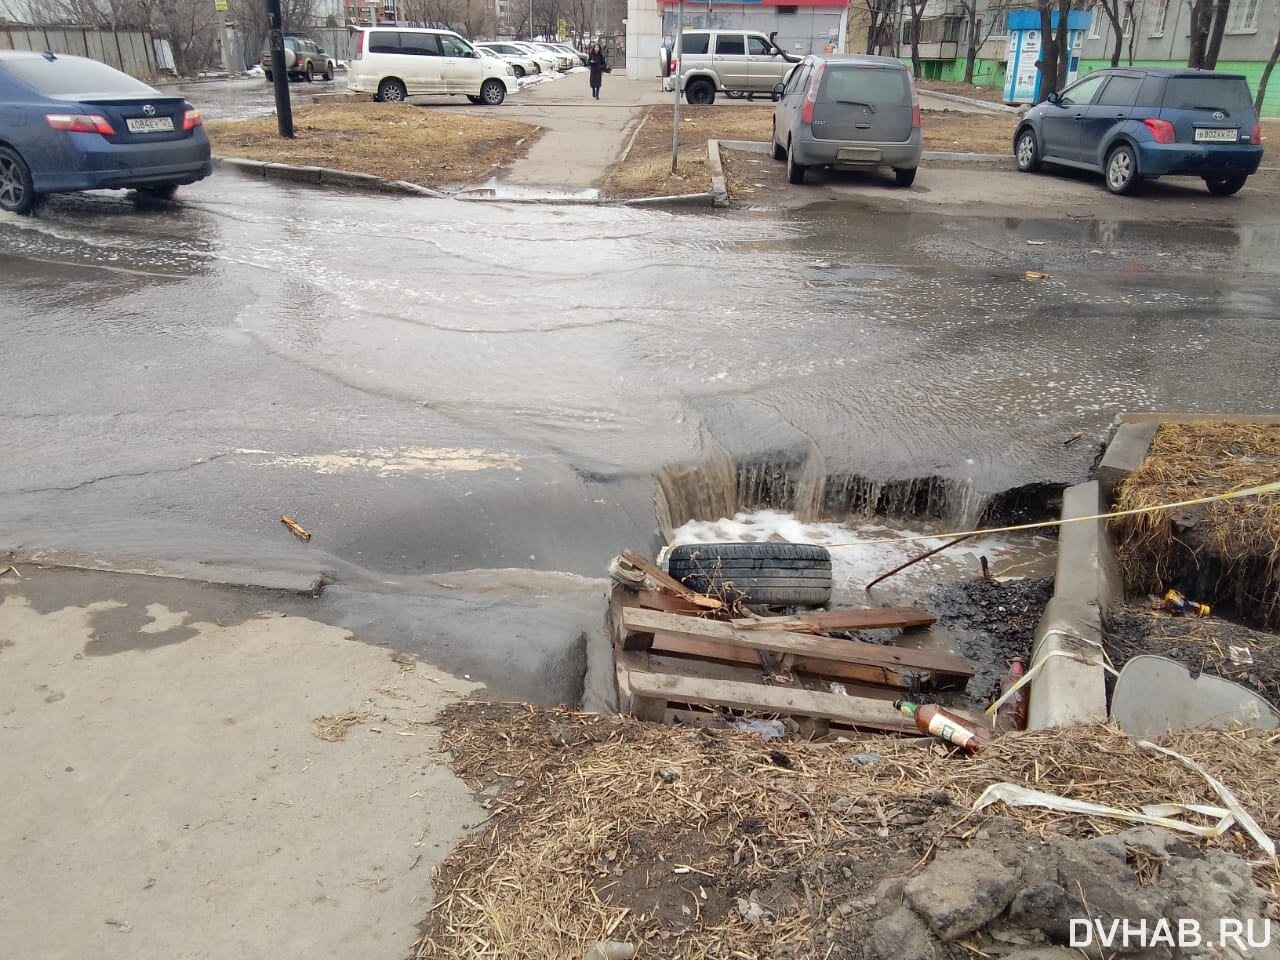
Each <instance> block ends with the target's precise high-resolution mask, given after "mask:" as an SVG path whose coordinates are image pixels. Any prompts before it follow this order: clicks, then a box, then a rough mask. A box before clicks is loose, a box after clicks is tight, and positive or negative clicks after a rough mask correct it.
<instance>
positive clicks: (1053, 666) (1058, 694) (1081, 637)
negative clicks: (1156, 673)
mask: <svg viewBox="0 0 1280 960" xmlns="http://www.w3.org/2000/svg"><path fill="white" fill-rule="evenodd" d="M1105 509H1106V507H1105V504H1104V501H1103V499H1102V489H1101V486H1100V485H1099V483H1098V482H1097V481H1096V480H1094V481H1091V482H1089V483H1080V484H1077V485H1075V486H1074V487H1068V488H1067V489H1066V490H1065V491H1063V496H1062V519H1064V520H1067V519H1070V518H1072V517H1086V516H1090V515H1092V514H1096V513H1101V512H1103V511H1104V510H1105ZM1106 524H1107V522H1106V520H1092V521H1082V522H1079V523H1068V524H1065V525H1063V526H1062V527H1061V528H1059V534H1058V565H1057V571H1056V577H1055V579H1054V587H1053V597H1052V598H1051V599H1050V600H1049V604H1048V606H1046V607H1045V611H1044V615H1043V616H1042V617H1041V618H1040V624H1039V626H1038V627H1037V628H1036V637H1035V643H1034V644H1033V645H1032V648H1031V662H1032V664H1038V663H1042V662H1043V666H1041V667H1040V669H1039V671H1038V672H1037V673H1036V675H1035V676H1034V677H1032V679H1031V695H1030V702H1029V704H1028V709H1027V729H1028V730H1041V729H1044V728H1046V727H1062V726H1070V725H1072V724H1077V723H1104V722H1106V719H1107V691H1106V673H1105V671H1104V670H1103V662H1104V661H1103V658H1102V651H1101V650H1100V649H1099V648H1098V646H1097V645H1098V644H1100V643H1101V642H1102V615H1103V613H1104V612H1105V610H1106V609H1107V607H1108V606H1109V605H1110V604H1112V603H1113V602H1115V601H1116V600H1118V599H1120V598H1121V597H1122V596H1123V595H1124V587H1123V584H1122V582H1121V579H1120V570H1119V567H1118V566H1117V564H1116V558H1115V553H1114V551H1113V550H1112V548H1111V541H1110V538H1109V535H1108V533H1107V526H1106ZM1059 654H1069V655H1070V656H1062V655H1059Z"/></svg>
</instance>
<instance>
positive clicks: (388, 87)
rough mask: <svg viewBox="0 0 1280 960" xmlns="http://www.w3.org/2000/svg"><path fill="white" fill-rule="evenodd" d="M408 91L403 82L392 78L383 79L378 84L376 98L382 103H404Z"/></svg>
mask: <svg viewBox="0 0 1280 960" xmlns="http://www.w3.org/2000/svg"><path fill="white" fill-rule="evenodd" d="M408 93H409V91H407V90H406V89H405V88H404V84H403V83H401V82H400V81H399V80H396V79H394V78H392V79H387V80H383V81H382V82H381V83H380V84H378V99H379V100H381V101H382V102H383V103H404V98H405V97H406V96H408Z"/></svg>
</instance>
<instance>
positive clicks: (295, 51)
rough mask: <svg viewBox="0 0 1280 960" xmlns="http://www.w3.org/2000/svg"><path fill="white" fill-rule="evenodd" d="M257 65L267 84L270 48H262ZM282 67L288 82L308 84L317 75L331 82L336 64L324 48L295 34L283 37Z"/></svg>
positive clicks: (269, 68)
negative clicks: (297, 81)
mask: <svg viewBox="0 0 1280 960" xmlns="http://www.w3.org/2000/svg"><path fill="white" fill-rule="evenodd" d="M258 64H259V65H260V66H261V67H262V69H263V70H264V71H265V72H266V75H267V82H268V83H269V82H270V81H271V48H270V47H269V46H268V47H264V48H263V50H262V56H261V57H259V58H258ZM284 66H285V70H287V71H288V74H289V79H290V80H305V81H306V82H307V83H310V82H311V81H312V80H314V79H315V75H316V74H317V73H318V74H320V75H321V76H322V77H324V79H326V80H332V79H333V74H334V71H335V70H336V69H337V62H336V61H335V60H334V59H333V57H331V56H329V54H327V53H326V52H325V49H324V47H321V46H319V45H317V44H316V42H315V41H314V40H312V39H310V38H309V37H305V36H303V35H301V34H297V33H286V34H285V35H284Z"/></svg>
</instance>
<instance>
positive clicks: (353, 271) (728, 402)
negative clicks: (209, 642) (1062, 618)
mask: <svg viewBox="0 0 1280 960" xmlns="http://www.w3.org/2000/svg"><path fill="white" fill-rule="evenodd" d="M181 196H182V201H181V203H179V204H177V205H175V206H173V207H171V208H167V209H160V210H141V209H138V208H135V207H134V205H133V204H132V203H130V202H129V201H128V200H127V199H126V198H124V197H122V196H119V195H111V194H95V195H85V196H73V197H61V198H55V199H54V200H52V201H51V202H50V203H49V204H48V205H47V206H46V207H45V208H44V209H43V210H42V211H41V213H40V215H39V216H38V217H36V218H32V219H19V218H8V217H6V218H4V219H0V330H2V331H3V337H4V340H3V342H4V350H3V354H2V355H0V374H2V376H3V383H4V385H5V386H4V397H3V403H2V404H0V424H3V429H2V430H0V453H3V459H4V463H5V466H6V469H5V470H4V471H3V473H2V474H0V531H2V535H0V549H6V548H17V549H21V550H22V551H24V552H25V553H26V554H28V555H30V554H31V553H32V552H37V551H42V550H57V551H63V553H60V554H58V555H59V556H61V557H63V558H64V559H65V558H66V557H72V558H76V557H84V556H86V555H92V556H96V557H98V558H107V559H108V560H109V561H110V562H111V563H112V565H113V566H115V567H117V568H129V569H131V568H137V569H149V570H155V569H160V570H165V571H170V572H177V573H181V574H187V575H194V576H199V577H203V578H207V579H212V580H220V581H226V582H246V583H268V584H278V585H280V586H288V587H296V586H298V585H299V584H302V585H304V586H305V585H306V584H309V583H310V582H311V580H312V579H314V578H316V577H320V576H324V577H326V578H327V579H328V580H330V581H331V582H334V583H335V584H336V586H334V587H330V588H329V589H328V590H326V597H332V598H335V599H330V600H328V601H327V602H328V603H332V604H338V605H339V606H341V608H342V612H341V613H335V614H334V616H335V617H337V618H340V619H342V622H343V623H344V624H348V625H351V626H352V627H353V628H355V627H358V626H360V625H361V624H364V625H365V626H367V627H368V628H369V629H373V625H374V624H375V621H378V620H379V617H380V616H381V614H376V615H375V613H374V612H373V611H374V610H375V609H376V610H383V609H385V606H384V605H380V603H379V602H378V601H377V600H376V598H377V597H378V596H391V595H395V596H398V597H401V598H402V601H400V602H403V603H404V604H407V606H405V607H404V608H403V609H402V610H401V614H400V616H401V617H402V619H401V620H398V621H396V622H397V624H415V623H416V624H417V626H416V627H407V628H406V630H408V631H409V632H410V633H412V632H413V631H414V630H417V631H418V632H422V627H421V625H422V623H423V622H426V621H430V619H431V617H432V616H433V614H431V613H430V612H429V610H434V611H436V613H438V612H439V611H440V610H441V609H442V608H441V607H440V606H439V604H438V603H437V604H436V605H435V606H432V605H431V604H432V603H435V602H436V601H435V600H431V601H430V602H428V601H426V600H422V601H420V600H412V601H410V600H403V598H404V597H428V598H436V600H438V599H439V598H440V597H446V598H448V597H453V598H455V599H456V603H457V604H461V605H462V606H461V607H458V608H457V609H454V608H452V607H449V606H448V603H446V606H445V608H444V609H446V611H447V610H449V609H454V613H456V615H457V617H456V618H454V619H450V620H449V623H448V624H447V625H437V626H433V627H432V629H431V630H430V631H427V633H429V634H430V636H424V638H422V639H421V644H420V645H421V647H422V649H424V650H426V651H427V652H429V653H433V654H438V655H440V656H442V657H446V662H451V663H453V662H457V661H459V660H462V661H463V663H464V664H465V663H467V662H472V661H474V662H476V663H479V664H488V673H487V675H486V676H484V677H483V679H486V680H487V681H492V682H493V684H494V685H495V687H496V689H497V691H498V692H499V693H502V692H504V691H509V692H519V693H523V694H525V695H528V690H527V687H528V685H529V683H530V682H532V681H530V679H529V677H528V676H518V675H516V676H513V675H511V671H510V669H509V667H507V666H506V665H507V664H508V663H509V662H510V660H509V652H508V647H509V644H508V643H507V642H506V640H505V638H503V639H501V640H499V639H495V640H493V641H492V642H491V647H485V649H484V650H480V649H479V648H476V647H474V638H475V636H476V635H477V630H479V631H482V632H484V634H485V635H486V636H491V637H495V638H496V637H499V636H500V635H501V634H502V632H503V631H509V630H513V629H514V630H516V632H517V633H519V632H520V631H521V630H524V631H525V633H526V634H527V635H528V638H529V639H528V640H527V642H528V644H529V648H528V651H527V653H526V656H527V658H529V659H536V658H537V656H539V655H540V654H538V651H540V650H544V648H545V649H550V647H555V646H556V644H558V645H559V647H558V648H557V649H558V652H557V653H556V654H555V656H556V657H559V658H560V659H561V660H562V661H563V662H564V663H569V664H570V666H564V665H563V663H562V665H561V666H560V667H557V668H555V670H553V671H552V674H554V676H556V677H560V678H561V679H557V680H554V681H552V680H547V681H546V682H545V683H544V681H543V680H537V681H536V683H537V684H539V685H542V689H543V691H544V694H545V698H549V699H556V698H558V697H560V696H561V693H560V689H561V687H562V686H563V684H562V683H561V680H562V679H563V675H568V674H572V673H573V671H574V670H576V669H577V667H575V666H572V664H573V663H576V660H575V658H576V657H577V656H578V653H577V652H576V651H578V650H580V645H579V641H578V636H579V632H580V631H587V630H589V629H590V628H592V627H593V626H595V625H598V622H599V618H600V612H601V608H600V606H599V584H598V582H597V583H596V584H595V585H591V584H585V583H584V582H583V581H581V580H574V579H572V577H571V576H567V575H578V576H581V577H588V578H598V577H600V576H601V574H602V572H603V570H604V569H605V564H606V563H607V560H608V559H609V558H610V557H611V556H613V555H614V554H615V553H617V552H618V550H619V549H620V548H621V547H622V546H624V545H631V546H634V547H637V548H640V549H653V548H654V547H655V546H656V545H657V533H656V531H657V527H658V522H657V519H656V518H655V510H654V502H653V501H654V495H655V489H656V485H655V480H654V478H655V475H657V474H658V473H659V472H662V471H663V470H664V468H670V467H672V466H673V465H675V466H676V467H677V468H679V469H677V471H676V472H677V473H679V474H680V475H681V476H684V477H686V478H691V479H687V480H685V481H682V482H686V483H687V484H688V485H689V489H686V490H683V491H677V493H676V494H675V495H674V496H675V499H681V497H683V500H682V501H681V502H683V503H684V504H685V508H684V509H686V510H689V509H696V508H697V504H715V505H717V508H718V507H719V506H720V505H727V506H728V507H730V508H733V507H735V506H746V505H749V504H746V503H744V502H743V498H744V497H745V496H747V494H745V493H743V492H742V490H739V489H738V487H740V486H743V484H742V483H740V481H741V480H742V478H743V477H750V476H756V477H757V478H759V477H760V476H762V475H763V474H762V473H761V472H760V471H763V473H768V474H770V475H773V476H775V479H776V477H777V476H781V477H782V478H783V480H782V481H781V482H779V483H775V484H774V485H773V487H771V488H770V489H772V490H774V491H775V492H776V491H783V492H784V493H785V491H786V490H787V489H791V487H793V486H795V484H789V481H788V479H787V478H797V477H801V476H803V477H806V478H808V481H810V482H811V481H813V479H814V478H815V477H817V478H818V481H819V483H821V482H822V481H823V479H824V478H825V479H826V484H827V491H828V494H829V495H828V496H827V497H826V501H827V505H828V507H829V508H830V509H836V510H838V509H839V506H840V502H841V501H840V499H839V496H834V495H830V493H831V491H832V490H836V491H839V490H845V489H846V488H847V489H848V490H850V491H851V490H854V489H856V488H858V487H859V484H864V485H865V483H872V484H874V483H878V482H882V481H891V480H895V479H903V478H919V477H937V478H941V480H940V483H941V486H942V487H943V488H944V490H945V491H947V498H948V499H949V512H950V514H951V516H950V517H949V519H951V520H953V521H954V522H956V523H960V522H965V521H967V520H972V519H973V518H975V517H976V516H977V511H978V510H979V509H980V507H981V504H982V501H983V499H984V497H985V496H986V495H987V494H989V493H993V492H998V491H1001V490H1004V489H1006V488H1009V487H1012V486H1017V485H1023V484H1031V483H1038V482H1049V483H1062V482H1067V481H1071V480H1075V479H1079V478H1081V477H1083V476H1085V474H1086V473H1087V471H1088V469H1089V466H1090V463H1091V461H1092V458H1093V456H1094V454H1095V452H1096V447H1095V446H1094V444H1093V443H1092V442H1083V443H1077V444H1074V445H1072V446H1069V447H1064V446H1063V444H1062V440H1063V439H1064V438H1066V437H1067V436H1069V435H1070V434H1072V433H1073V432H1075V431H1076V430H1083V431H1085V433H1086V437H1087V438H1088V441H1095V442H1096V441H1097V440H1099V439H1100V438H1101V437H1102V435H1103V432H1104V430H1105V427H1106V425H1107V424H1108V423H1109V421H1110V420H1111V418H1112V417H1113V416H1114V415H1115V414H1116V413H1117V412H1120V411H1123V410H1152V409H1166V408H1177V409H1190V410H1232V411H1245V412H1248V411H1262V410H1271V409H1273V407H1274V403H1275V388H1274V370H1275V369H1276V366H1277V360H1280V287H1278V286H1277V282H1276V281H1277V272H1280V256H1277V251H1278V250H1280V225H1275V224H1272V225H1261V226H1260V225H1256V224H1255V225H1252V226H1249V227H1247V228H1245V227H1236V226H1233V225H1231V224H1221V225H1212V224H1209V225H1206V224H1199V225H1195V226H1184V227H1179V226H1177V225H1170V224H1164V223H1155V222H1144V223H1098V222H1089V223H1073V222H1070V221H1037V220H1031V219H1028V220H1018V221H1013V220H1003V219H1001V220H992V219H980V218H977V217H975V218H972V219H962V218H955V217H951V218H938V217H936V216H929V215H920V214H902V215H896V216H887V215H885V214H883V213H870V212H867V211H865V210H862V209H861V208H859V207H857V206H854V205H849V204H842V205H830V206H818V207H813V208H809V209H806V210H803V211H799V212H788V213H781V212H771V211H768V210H757V211H753V212H735V213H729V214H723V215H708V214H704V213H692V212H690V213H667V212H657V211H651V210H637V209H624V208H615V207H594V206H560V207H555V206H550V207H549V206H535V205H520V204H503V203H474V202H472V203H467V202H462V201H451V200H444V201H424V200H419V199H407V198H384V197H373V196H368V195H354V194H345V193H337V192H321V191H318V190H314V189H308V188H305V187H301V186H298V187H291V186H287V185H279V184H276V183H271V182H263V181H253V180H247V179H240V178H238V177H236V176H234V175H226V174H218V175H215V176H214V177H213V178H211V179H210V180H208V181H205V182H204V183H201V184H198V185H196V186H194V187H191V188H185V189H184V190H183V191H182V194H181ZM1029 240H1031V241H1036V243H1034V244H1028V241H1029ZM1028 269H1034V270H1040V271H1043V272H1046V273H1048V274H1050V275H1051V278H1050V279H1048V280H1044V281H1035V282H1033V281H1028V280H1026V279H1025V278H1024V272H1025V271H1026V270H1028ZM726 463H727V464H729V465H730V467H729V468H728V470H727V471H726V470H723V469H719V468H717V469H706V470H704V469H702V467H703V465H705V464H714V465H719V466H723V465H724V464H726ZM753 464H754V465H756V466H755V467H751V466H750V465H753ZM735 466H736V467H737V469H738V475H736V476H735V473H734V469H735ZM757 468H759V469H758V470H757V472H756V473H753V472H752V471H753V470H756V469H757ZM681 471H683V472H682V473H681ZM668 472H670V471H668ZM717 485H718V486H719V489H715V488H716V487H717ZM748 485H749V484H748ZM766 486H768V484H765V485H764V486H761V487H760V489H764V487H766ZM669 492H670V491H668V493H669ZM782 498H783V499H784V500H785V496H783V497H782ZM668 499H669V498H668ZM848 502H849V503H853V502H854V500H853V499H852V494H850V499H849V500H848ZM833 504H834V506H832V505H833ZM773 505H775V506H781V507H782V508H784V509H786V508H788V507H789V506H790V505H789V504H787V503H785V502H783V503H778V504H773ZM281 514H289V515H291V516H293V517H295V518H297V520H298V521H299V522H300V523H301V524H302V525H303V526H304V527H306V528H307V529H308V530H310V531H311V533H312V539H311V541H310V542H309V543H306V544H303V543H301V542H299V541H297V540H295V539H294V538H293V537H292V536H290V534H289V533H288V531H287V530H286V529H285V528H284V527H283V526H282V525H281V523H280V516H281ZM682 519H685V517H683V516H681V517H675V518H674V519H673V522H675V523H679V522H681V521H682ZM711 519H714V518H711ZM504 568H514V569H515V570H524V571H542V573H539V574H537V575H532V574H515V573H511V574H468V575H466V576H462V575H459V574H455V573H453V572H454V571H466V570H476V569H479V570H497V569H504ZM539 578H540V579H539ZM566 585H570V586H566ZM359 591H365V592H364V593H363V594H360V598H357V596H356V595H357V593H358V592H359ZM344 596H345V597H347V598H348V599H347V601H346V602H345V606H342V601H341V600H339V599H336V598H341V597H344ZM513 596H514V597H519V598H522V599H520V602H519V603H514V604H513V603H512V600H511V598H512V597H513ZM566 596H571V597H572V599H571V600H568V601H566V600H564V597H566ZM370 597H372V598H374V599H369V598H370ZM461 598H465V599H461ZM441 602H443V601H441ZM448 602H449V603H453V602H454V601H452V600H451V601H448ZM423 604H426V606H423ZM557 605H558V606H557ZM424 611H427V612H424ZM424 617H425V618H426V621H424V620H423V619H422V618H424ZM477 617H478V618H479V619H476V618H477ZM393 628H394V629H393ZM380 629H381V630H382V631H383V633H384V634H387V633H394V632H396V631H397V630H398V629H399V628H398V627H396V626H395V625H390V626H389V625H387V624H386V623H383V624H382V626H381V628H380ZM407 636H408V634H407V633H406V634H405V635H404V636H401V639H402V640H404V639H405V637H407ZM442 637H443V638H446V639H447V643H446V647H447V648H448V649H444V648H441V647H440V644H441V643H445V642H446V641H445V640H443V639H441V638H442ZM548 638H553V639H548ZM433 644H434V645H435V646H433ZM548 644H549V645H550V647H548ZM565 644H569V646H568V647H567V648H566V647H565ZM468 657H470V658H472V661H468V660H467V658H468ZM517 660H519V656H518V655H517ZM504 670H505V671H506V672H507V675H505V676H504V675H503V673H504ZM522 684H523V686H522ZM557 684H560V686H557Z"/></svg>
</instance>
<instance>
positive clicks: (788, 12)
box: [774, 7, 800, 17]
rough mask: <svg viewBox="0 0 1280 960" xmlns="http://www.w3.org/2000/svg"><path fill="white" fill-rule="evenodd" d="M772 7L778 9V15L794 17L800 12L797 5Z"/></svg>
mask: <svg viewBox="0 0 1280 960" xmlns="http://www.w3.org/2000/svg"><path fill="white" fill-rule="evenodd" d="M774 9H776V10H777V11H778V16H780V17H794V16H795V15H796V14H797V13H799V12H800V8H799V7H775V8H774Z"/></svg>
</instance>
